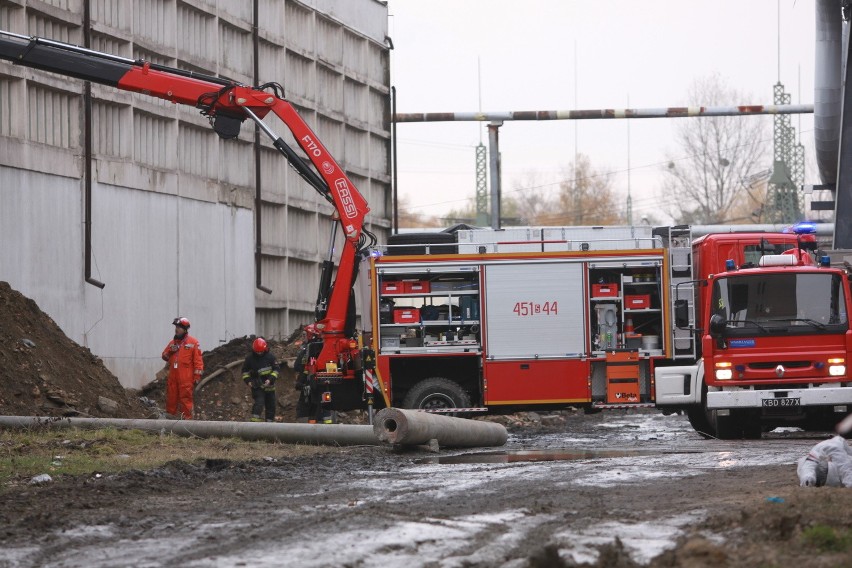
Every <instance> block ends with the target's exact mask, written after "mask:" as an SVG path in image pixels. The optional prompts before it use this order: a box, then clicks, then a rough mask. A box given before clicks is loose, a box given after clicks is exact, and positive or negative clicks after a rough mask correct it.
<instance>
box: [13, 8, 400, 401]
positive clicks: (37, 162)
mask: <svg viewBox="0 0 852 568" xmlns="http://www.w3.org/2000/svg"><path fill="white" fill-rule="evenodd" d="M0 30H6V31H10V32H14V33H18V34H26V35H34V36H41V37H46V38H50V39H55V40H59V41H64V42H69V43H73V44H77V45H85V46H87V47H89V48H91V49H93V50H97V51H102V52H106V53H110V54H114V55H118V56H122V57H127V58H134V59H144V60H147V61H151V62H153V63H158V64H164V65H169V66H173V67H179V68H182V69H187V70H192V71H198V72H201V73H206V74H215V75H219V76H222V77H227V78H230V79H234V80H237V81H239V82H242V83H244V84H249V85H258V84H261V83H266V82H272V81H274V82H278V83H280V84H281V85H283V87H284V91H285V93H286V97H287V99H288V100H290V101H291V102H292V103H293V104H294V105H295V106H296V108H297V109H298V110H299V112H300V114H301V115H302V117H303V118H304V119H305V120H306V121H307V123H308V124H309V125H310V126H311V127H312V128H313V129H314V130H315V131H316V133H317V134H318V136H319V137H320V139H321V140H322V142H323V143H324V144H325V146H326V147H327V148H328V149H329V150H330V151H331V153H332V154H333V155H334V156H335V158H336V159H337V160H338V161H339V162H340V163H341V164H342V165H343V166H344V167H345V168H346V170H347V172H348V174H349V176H350V178H351V179H352V180H353V181H354V182H355V184H356V185H357V186H358V189H359V191H360V192H361V193H362V194H363V195H364V196H365V198H366V199H367V201H368V202H369V204H370V208H371V214H370V216H369V217H368V225H367V228H368V229H369V230H371V231H373V232H374V233H376V234H377V235H378V236H379V238H380V239H383V237H384V236H385V234H386V233H387V231H388V228H389V227H390V220H389V216H390V103H389V91H390V73H389V47H388V45H389V42H388V41H387V5H386V3H384V2H380V1H378V0H302V1H296V0H239V1H238V0H137V1H134V2H125V1H123V0H50V1H40V0H0ZM90 89H91V91H90V93H91V94H90V98H87V95H86V93H87V87H86V85H85V84H84V83H83V82H82V81H78V80H75V79H69V78H67V77H60V76H58V75H52V74H50V73H45V72H39V71H34V70H32V69H28V68H23V67H17V66H14V65H12V64H8V63H6V62H0V243H2V245H3V246H2V247H0V280H4V281H8V282H9V283H10V284H11V286H12V287H13V288H15V289H17V290H19V291H20V292H22V293H23V294H25V295H27V296H29V297H31V298H33V299H34V300H35V301H36V302H37V303H38V304H39V306H40V307H41V308H42V309H43V310H44V311H45V312H47V313H48V314H49V315H50V316H51V317H52V318H53V319H54V320H55V321H56V323H57V324H59V326H60V327H61V328H62V329H63V331H65V333H66V334H67V335H68V336H69V337H71V338H72V339H73V340H75V341H77V342H79V343H81V344H83V345H85V346H87V347H89V348H90V349H91V350H92V352H93V353H94V354H95V355H97V356H99V357H100V358H101V359H103V361H104V363H105V364H106V365H107V367H108V368H109V369H110V370H111V371H112V372H113V373H115V374H116V375H117V376H118V377H119V379H120V380H121V381H122V383H123V384H124V385H125V386H126V387H139V386H141V385H143V384H145V383H146V382H148V381H149V380H151V379H152V378H153V376H154V374H155V373H156V371H157V370H159V369H160V368H161V366H162V361H161V360H160V352H161V350H162V348H163V346H164V345H165V344H166V342H167V341H168V340H169V339H170V338H171V334H172V327H171V325H170V323H171V321H172V319H173V318H174V317H176V316H178V315H181V316H186V317H188V318H189V319H190V320H191V321H192V333H193V335H195V336H196V337H198V338H199V340H200V342H201V346H202V348H203V349H205V350H209V349H212V348H215V347H216V346H217V345H219V344H221V343H222V342H226V341H229V340H230V339H233V338H234V337H239V336H243V335H247V334H254V333H257V334H260V335H265V336H268V337H281V336H286V335H287V334H289V333H290V332H291V331H292V330H293V329H295V328H296V327H298V326H299V325H300V324H305V323H309V322H311V321H313V318H314V316H313V311H314V303H315V300H316V290H317V284H318V278H319V263H320V262H321V261H322V259H323V258H324V257H325V256H326V254H327V251H328V239H329V235H330V233H331V220H330V217H329V215H330V213H331V211H332V208H331V206H330V205H329V204H328V203H326V202H325V201H324V200H323V199H321V198H320V197H319V195H317V194H316V192H315V191H314V190H313V189H312V188H311V187H309V186H308V185H307V184H305V183H304V182H303V181H302V180H301V178H299V176H298V175H297V174H296V173H295V172H293V171H292V169H291V168H289V167H288V166H287V163H286V160H285V159H284V158H283V156H281V155H280V154H279V153H278V152H277V151H276V150H275V149H274V148H273V147H272V146H271V145H270V144H269V143H267V142H266V141H265V140H263V139H261V137H257V138H256V136H255V127H254V126H253V125H251V124H248V123H246V124H244V125H243V127H242V131H241V133H240V135H239V137H238V138H237V139H234V140H220V139H219V138H218V137H217V135H216V134H215V133H214V132H213V131H212V129H211V128H210V126H209V125H208V123H207V119H206V118H204V117H203V116H201V115H200V114H199V113H198V112H197V111H196V110H195V109H192V108H190V107H187V106H180V105H173V104H171V103H167V102H164V101H160V100H157V99H153V98H149V97H146V96H144V95H136V94H131V93H128V92H125V91H118V90H115V89H112V88H109V87H105V86H100V85H92V86H91V87H90ZM87 101H90V104H87ZM267 123H268V124H269V125H270V126H271V127H272V128H274V129H275V130H276V131H277V132H278V134H280V135H281V136H283V137H284V139H285V140H287V141H288V142H289V143H290V145H291V146H293V147H295V145H294V143H293V140H292V137H290V135H289V132H287V131H286V127H285V126H284V125H283V124H281V123H277V122H276V121H274V120H267ZM258 204H259V206H258ZM338 238H339V236H338ZM258 239H259V240H260V246H259V247H258V246H257V245H258ZM101 283H102V284H105V286H104V287H103V288H101V287H99V285H100V284H101ZM267 290H271V292H268V291H267ZM55 364H57V365H59V366H61V362H55Z"/></svg>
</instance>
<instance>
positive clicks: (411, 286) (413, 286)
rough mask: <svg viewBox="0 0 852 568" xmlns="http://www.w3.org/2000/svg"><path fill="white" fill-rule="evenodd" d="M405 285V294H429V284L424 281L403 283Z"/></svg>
mask: <svg viewBox="0 0 852 568" xmlns="http://www.w3.org/2000/svg"><path fill="white" fill-rule="evenodd" d="M404 284H405V293H406V294H428V293H429V282H426V281H425V280H414V281H409V282H404Z"/></svg>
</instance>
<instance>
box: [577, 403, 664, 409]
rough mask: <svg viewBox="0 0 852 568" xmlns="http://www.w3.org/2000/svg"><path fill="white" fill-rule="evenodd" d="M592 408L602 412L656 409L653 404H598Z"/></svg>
mask: <svg viewBox="0 0 852 568" xmlns="http://www.w3.org/2000/svg"><path fill="white" fill-rule="evenodd" d="M592 408H600V409H601V410H621V409H625V408H654V403H652V402H637V403H634V404H603V403H600V402H596V403H594V404H592Z"/></svg>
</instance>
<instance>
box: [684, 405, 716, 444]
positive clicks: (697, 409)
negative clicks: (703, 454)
mask: <svg viewBox="0 0 852 568" xmlns="http://www.w3.org/2000/svg"><path fill="white" fill-rule="evenodd" d="M686 417H687V418H689V425H690V426H692V429H693V430H695V431H696V432H697V433H698V434H699V435H700V436H701V437H702V438H705V439H709V438H715V437H716V427H715V426H713V423H712V422H711V421H710V418H709V417H708V416H707V411H706V410H705V409H704V406H703V405H702V406H699V405H697V404H696V405H692V406H690V407H689V408H687V409H686Z"/></svg>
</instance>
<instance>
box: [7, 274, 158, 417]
mask: <svg viewBox="0 0 852 568" xmlns="http://www.w3.org/2000/svg"><path fill="white" fill-rule="evenodd" d="M0 414H3V415H7V416H94V417H106V416H109V417H114V418H147V417H149V416H150V415H151V414H150V411H149V409H147V408H146V407H145V406H144V405H143V404H142V403H141V402H140V401H139V400H137V398H136V397H135V396H133V394H132V393H130V392H128V391H126V390H125V389H124V387H123V386H122V385H121V383H120V382H119V380H118V378H116V376H115V375H113V374H112V373H111V372H110V371H109V370H108V369H107V368H106V367H105V366H104V364H103V361H101V360H100V359H99V358H98V357H96V356H95V355H94V354H93V353H92V352H91V351H89V349H88V348H86V347H82V346H81V345H79V344H77V343H75V342H74V341H73V340H71V339H70V338H69V337H68V336H67V335H65V333H64V332H63V331H62V330H61V329H60V328H59V326H58V325H56V322H54V321H53V319H51V318H50V316H48V315H47V314H45V313H44V312H43V311H41V309H40V308H39V307H38V305H37V304H36V303H35V302H34V301H33V300H31V299H30V298H27V297H26V296H24V295H23V294H21V293H20V292H18V291H16V290H14V289H12V287H11V286H10V285H9V284H8V283H7V282H0Z"/></svg>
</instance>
